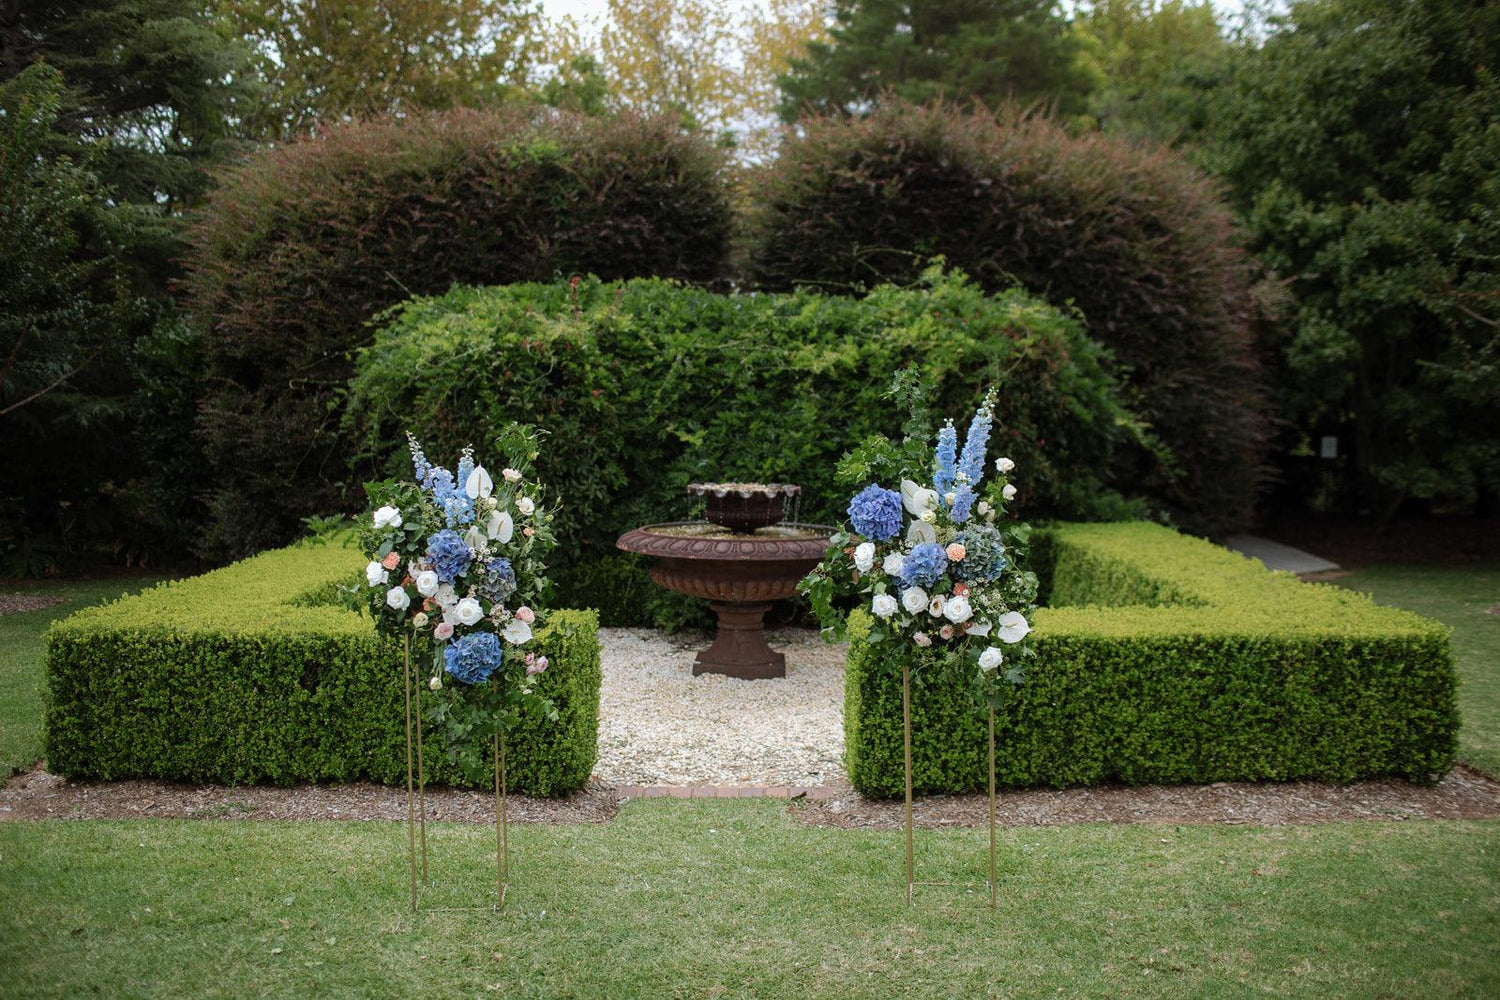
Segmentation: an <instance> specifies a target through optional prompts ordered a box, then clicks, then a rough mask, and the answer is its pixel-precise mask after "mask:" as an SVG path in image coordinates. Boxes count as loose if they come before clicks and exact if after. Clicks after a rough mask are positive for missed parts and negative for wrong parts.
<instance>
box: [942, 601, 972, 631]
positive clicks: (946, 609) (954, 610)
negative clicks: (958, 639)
mask: <svg viewBox="0 0 1500 1000" xmlns="http://www.w3.org/2000/svg"><path fill="white" fill-rule="evenodd" d="M943 617H944V618H946V619H948V620H949V621H950V622H952V623H953V624H955V625H962V624H963V623H964V622H966V621H968V620H969V619H970V618H973V617H974V608H973V607H972V606H971V605H970V604H969V599H968V598H967V597H950V598H948V600H947V601H946V602H945V603H944V604H943Z"/></svg>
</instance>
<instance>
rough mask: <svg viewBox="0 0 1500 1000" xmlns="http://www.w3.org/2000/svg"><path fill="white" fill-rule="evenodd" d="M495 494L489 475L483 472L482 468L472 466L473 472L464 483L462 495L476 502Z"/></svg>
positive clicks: (492, 481)
mask: <svg viewBox="0 0 1500 1000" xmlns="http://www.w3.org/2000/svg"><path fill="white" fill-rule="evenodd" d="M493 492H495V481H494V480H493V479H491V478H490V474H489V473H488V472H486V471H484V466H482V465H476V466H474V471H473V472H471V473H469V481H468V482H466V483H464V493H465V495H467V496H468V498H469V499H470V500H478V499H480V498H481V497H487V496H489V495H490V494H491V493H493Z"/></svg>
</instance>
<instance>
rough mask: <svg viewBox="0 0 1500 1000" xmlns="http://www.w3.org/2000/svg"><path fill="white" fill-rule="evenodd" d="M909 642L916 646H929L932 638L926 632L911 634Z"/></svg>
mask: <svg viewBox="0 0 1500 1000" xmlns="http://www.w3.org/2000/svg"><path fill="white" fill-rule="evenodd" d="M911 641H912V642H914V643H916V644H917V645H918V646H931V645H932V636H930V635H928V634H927V633H926V632H913V633H912V634H911Z"/></svg>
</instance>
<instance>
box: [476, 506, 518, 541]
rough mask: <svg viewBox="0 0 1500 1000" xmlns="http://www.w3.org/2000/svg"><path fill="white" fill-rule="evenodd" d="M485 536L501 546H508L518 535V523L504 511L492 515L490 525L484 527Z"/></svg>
mask: <svg viewBox="0 0 1500 1000" xmlns="http://www.w3.org/2000/svg"><path fill="white" fill-rule="evenodd" d="M484 532H485V534H487V535H489V536H490V537H491V538H493V539H494V540H495V541H497V542H499V543H500V544H501V545H505V544H507V543H508V542H509V541H510V540H511V537H512V536H514V535H515V533H516V522H515V521H514V520H513V519H512V518H511V516H510V515H509V514H508V513H506V512H505V511H503V510H497V511H495V513H493V514H491V515H490V523H489V524H486V525H485V526H484Z"/></svg>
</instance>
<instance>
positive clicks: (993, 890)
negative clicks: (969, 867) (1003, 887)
mask: <svg viewBox="0 0 1500 1000" xmlns="http://www.w3.org/2000/svg"><path fill="white" fill-rule="evenodd" d="M997 891H998V890H996V888H995V706H994V705H991V706H990V909H992V910H993V909H994V908H995V898H996V893H997Z"/></svg>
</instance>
